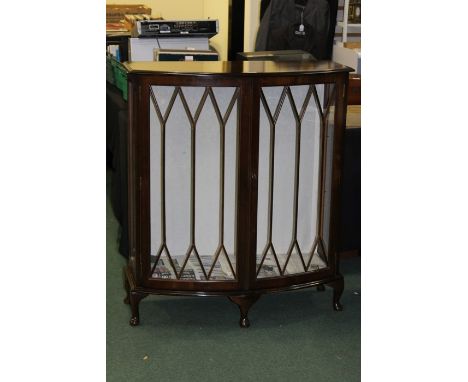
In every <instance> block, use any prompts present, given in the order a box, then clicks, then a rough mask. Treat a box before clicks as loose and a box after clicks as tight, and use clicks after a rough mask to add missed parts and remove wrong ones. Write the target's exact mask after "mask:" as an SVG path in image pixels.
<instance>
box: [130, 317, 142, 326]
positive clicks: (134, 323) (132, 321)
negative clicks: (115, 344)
mask: <svg viewBox="0 0 468 382" xmlns="http://www.w3.org/2000/svg"><path fill="white" fill-rule="evenodd" d="M139 324H140V320H139V319H138V317H132V318H130V325H131V326H138V325H139Z"/></svg>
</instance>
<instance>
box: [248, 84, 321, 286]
mask: <svg viewBox="0 0 468 382" xmlns="http://www.w3.org/2000/svg"><path fill="white" fill-rule="evenodd" d="M323 93H324V92H323V85H320V86H313V85H312V86H309V85H307V86H293V87H284V88H283V87H264V88H262V100H261V110H260V137H259V141H260V147H259V174H258V175H259V176H258V187H259V189H258V195H259V196H258V221H257V277H258V278H264V277H275V276H282V275H289V274H298V273H304V272H309V271H315V270H317V269H320V268H323V267H326V253H325V250H324V245H323V238H322V232H321V228H320V227H321V226H322V223H323V221H322V219H321V217H320V203H321V199H320V195H321V192H320V190H321V187H322V183H323V182H322V180H321V165H322V162H321V155H322V149H321V147H322V146H323V141H322V134H323V133H322V131H323V126H321V118H322V114H321V113H322V104H323ZM317 252H320V253H321V254H322V256H321V257H323V259H322V258H321V257H319V255H318V254H317Z"/></svg>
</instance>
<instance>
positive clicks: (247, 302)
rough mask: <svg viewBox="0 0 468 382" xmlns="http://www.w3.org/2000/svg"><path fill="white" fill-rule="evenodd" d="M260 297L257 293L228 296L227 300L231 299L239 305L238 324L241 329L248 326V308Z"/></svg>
mask: <svg viewBox="0 0 468 382" xmlns="http://www.w3.org/2000/svg"><path fill="white" fill-rule="evenodd" d="M259 297H260V295H259V294H252V295H241V296H229V300H231V301H232V302H233V303H234V304H236V305H237V306H238V307H239V311H240V321H239V326H240V327H241V328H243V329H246V328H248V327H249V326H250V321H249V318H248V317H247V315H248V313H249V309H250V308H251V306H252V305H253V304H254V303H255V301H257V300H258V298H259Z"/></svg>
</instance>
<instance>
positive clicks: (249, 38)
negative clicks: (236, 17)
mask: <svg viewBox="0 0 468 382" xmlns="http://www.w3.org/2000/svg"><path fill="white" fill-rule="evenodd" d="M259 25H260V0H245V19H244V52H253V51H254V50H255V39H256V37H257V30H258V26H259Z"/></svg>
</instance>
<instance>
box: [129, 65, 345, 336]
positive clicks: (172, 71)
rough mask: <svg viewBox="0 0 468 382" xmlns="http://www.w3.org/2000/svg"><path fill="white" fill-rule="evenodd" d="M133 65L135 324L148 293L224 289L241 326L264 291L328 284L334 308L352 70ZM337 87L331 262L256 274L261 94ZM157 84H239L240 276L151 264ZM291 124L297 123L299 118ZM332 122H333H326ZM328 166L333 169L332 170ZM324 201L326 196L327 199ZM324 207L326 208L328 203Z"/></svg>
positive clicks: (199, 292) (332, 117)
mask: <svg viewBox="0 0 468 382" xmlns="http://www.w3.org/2000/svg"><path fill="white" fill-rule="evenodd" d="M125 66H126V68H127V69H128V70H129V75H128V79H129V115H130V127H129V150H128V153H129V206H130V208H129V220H130V221H129V225H130V228H131V229H130V231H131V235H130V248H131V253H130V258H129V263H128V266H127V267H126V268H125V272H124V274H125V279H126V283H125V286H126V289H127V298H126V301H127V302H128V303H130V306H131V310H132V318H131V321H130V324H131V325H138V324H139V312H138V305H139V302H140V301H141V299H143V298H144V297H145V296H146V295H147V294H169V295H197V296H210V295H225V296H230V299H231V301H233V302H234V303H236V304H237V305H238V306H239V309H240V313H241V321H240V325H241V327H248V325H249V320H248V317H247V314H248V310H249V309H250V307H251V306H252V304H253V303H254V302H255V301H256V300H257V299H258V297H259V296H260V295H261V294H263V293H270V292H278V291H285V290H294V289H299V288H306V287H317V286H323V285H327V286H330V287H332V288H333V289H334V295H333V307H334V309H335V310H341V308H342V307H341V304H340V303H339V298H340V296H341V293H342V291H343V277H342V276H341V275H340V273H339V269H338V255H337V244H336V243H337V242H338V235H339V229H338V227H339V224H338V223H339V215H340V198H339V195H340V181H341V169H342V150H343V132H344V129H345V122H346V103H347V88H348V74H349V72H350V70H351V69H349V68H347V67H344V66H342V65H339V64H335V63H333V62H315V63H313V62H312V63H311V62H304V63H290V62H288V63H278V62H270V61H269V62H261V61H252V62H245V61H244V62H132V63H125ZM315 84H325V86H329V85H333V86H334V87H335V91H334V92H332V93H330V94H332V96H331V102H332V103H333V104H334V107H333V108H330V110H332V112H331V113H332V115H330V118H327V119H324V121H325V120H330V123H331V125H330V126H331V128H332V129H334V139H333V143H332V147H330V150H331V151H332V153H333V156H332V162H331V168H330V174H329V176H330V177H331V205H330V207H329V216H330V218H329V219H330V237H329V240H328V243H327V252H328V256H329V257H328V266H327V267H326V268H322V269H320V270H318V271H314V272H305V273H299V274H293V275H284V276H280V277H271V278H257V277H256V276H257V275H256V271H257V269H256V268H257V263H256V240H257V203H258V170H259V118H260V94H261V91H262V90H261V89H262V87H264V86H283V87H289V86H295V85H310V86H314V85H315ZM152 86H176V87H177V86H181V87H184V86H199V87H210V86H213V87H216V86H231V87H236V88H238V89H239V101H238V102H239V103H238V122H237V123H238V161H237V167H236V172H237V184H236V187H237V194H236V216H237V218H236V233H235V235H236V236H235V252H236V257H237V262H236V279H235V280H226V281H224V280H223V281H221V280H213V281H211V280H205V281H196V280H182V279H157V278H154V277H153V276H152V273H151V264H150V256H149V253H150V243H151V230H150V220H151V219H150V213H149V211H150V208H151V203H150V170H149V167H150V150H151V148H150V139H149V138H150V137H149V131H150V118H149V116H150V88H151V87H152ZM292 123H294V122H293V121H292ZM324 123H327V124H328V122H324ZM327 171H328V170H327ZM324 203H325V202H323V204H324ZM322 208H325V206H322Z"/></svg>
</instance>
